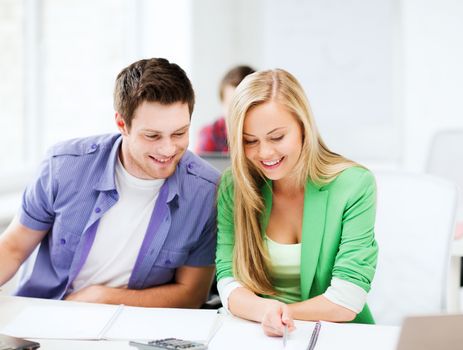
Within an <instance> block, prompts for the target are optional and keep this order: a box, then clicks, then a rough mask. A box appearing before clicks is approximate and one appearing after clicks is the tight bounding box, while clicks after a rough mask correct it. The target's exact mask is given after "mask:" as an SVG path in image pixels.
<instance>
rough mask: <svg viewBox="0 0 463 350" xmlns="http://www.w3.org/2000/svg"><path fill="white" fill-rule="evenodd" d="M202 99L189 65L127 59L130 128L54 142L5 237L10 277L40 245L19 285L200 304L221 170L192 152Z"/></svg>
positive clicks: (39, 293)
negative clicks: (195, 118)
mask: <svg viewBox="0 0 463 350" xmlns="http://www.w3.org/2000/svg"><path fill="white" fill-rule="evenodd" d="M193 106H194V92H193V88H192V86H191V83H190V80H189V79H188V77H187V76H186V74H185V72H184V71H183V70H182V69H181V68H180V67H179V66H178V65H176V64H173V63H170V62H169V61H167V60H165V59H156V58H153V59H149V60H141V61H138V62H135V63H133V64H132V65H130V66H128V67H127V68H125V69H124V70H122V71H121V72H120V73H119V75H118V77H117V79H116V86H115V90H114V107H115V110H116V114H115V122H116V125H117V127H118V129H119V131H120V134H114V135H101V136H95V137H88V138H83V139H75V140H70V141H67V142H63V143H60V144H58V145H56V146H54V147H52V148H51V150H50V152H49V154H48V156H47V158H46V159H45V161H44V162H43V163H42V165H41V168H40V175H39V176H38V177H37V179H36V180H35V181H34V182H33V183H32V184H30V185H29V186H28V187H27V189H26V191H25V193H24V196H23V201H22V206H21V210H20V212H19V215H18V217H17V218H16V219H15V220H13V222H12V223H11V224H10V226H9V227H8V228H7V230H6V231H5V232H4V234H2V235H1V236H0V267H1V268H0V285H2V284H3V283H5V282H6V281H7V280H9V279H10V278H11V277H12V276H13V275H14V274H15V272H16V271H17V270H18V268H19V267H20V266H21V264H22V263H23V262H24V261H25V259H26V258H27V257H28V256H29V255H30V254H31V253H32V252H33V251H34V249H35V248H36V247H37V246H38V245H39V244H40V247H39V250H38V254H37V257H36V258H35V260H34V261H29V262H30V263H33V264H34V265H33V266H29V267H30V268H28V269H27V271H28V273H26V275H25V276H23V278H22V280H21V283H20V286H19V288H18V290H17V291H16V295H19V296H29V297H39V298H53V299H68V300H78V301H86V302H98V303H109V304H125V305H135V306H156V307H199V306H200V305H201V304H202V303H203V302H204V301H205V299H206V297H207V294H208V291H209V287H210V283H211V280H212V276H213V273H214V265H213V264H214V257H215V245H216V209H215V191H216V183H217V181H218V178H219V174H218V172H217V171H215V170H214V169H213V168H212V167H210V166H209V165H207V164H206V163H205V162H204V161H202V160H201V159H200V158H199V157H197V156H195V155H194V154H192V153H191V152H189V151H187V147H188V141H189V137H188V136H189V135H188V132H189V128H190V118H191V114H192V112H193Z"/></svg>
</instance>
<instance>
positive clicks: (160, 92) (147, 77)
mask: <svg viewBox="0 0 463 350" xmlns="http://www.w3.org/2000/svg"><path fill="white" fill-rule="evenodd" d="M144 101H147V102H158V103H160V104H163V105H170V104H173V103H176V102H182V103H187V104H188V109H189V111H190V117H191V114H192V113H193V108H194V104H195V94H194V91H193V87H192V85H191V82H190V79H188V77H187V75H186V73H185V71H184V70H183V69H182V68H180V67H179V66H178V65H177V64H175V63H170V62H169V61H168V60H166V59H164V58H151V59H144V60H140V61H137V62H134V63H132V64H131V65H130V66H128V67H126V68H124V69H123V70H122V71H121V72H120V73H119V74H118V75H117V78H116V85H115V88H114V109H115V110H116V111H117V112H118V113H119V114H121V116H122V118H123V119H124V122H125V124H126V125H127V127H128V128H130V126H131V125H132V120H133V114H134V112H135V110H136V109H137V107H138V106H139V105H140V104H141V103H143V102H144Z"/></svg>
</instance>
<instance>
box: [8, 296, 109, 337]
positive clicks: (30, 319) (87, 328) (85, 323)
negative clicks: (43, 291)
mask: <svg viewBox="0 0 463 350" xmlns="http://www.w3.org/2000/svg"><path fill="white" fill-rule="evenodd" d="M117 308H118V307H117V306H116V305H98V304H86V303H79V304H77V303H72V304H68V303H66V302H62V303H57V304H55V305H46V306H45V305H44V306H42V305H40V306H26V307H25V308H24V309H23V310H22V311H21V312H20V313H19V314H18V315H17V316H16V317H15V318H14V319H13V320H12V321H11V322H9V323H8V324H7V325H6V326H5V327H3V329H1V330H0V333H4V334H7V335H10V336H13V337H20V338H37V339H43V338H49V339H86V340H92V339H98V336H99V333H100V332H101V331H102V330H103V329H104V327H105V325H106V324H107V323H108V321H109V320H110V319H111V317H112V316H113V314H114V312H116V311H117Z"/></svg>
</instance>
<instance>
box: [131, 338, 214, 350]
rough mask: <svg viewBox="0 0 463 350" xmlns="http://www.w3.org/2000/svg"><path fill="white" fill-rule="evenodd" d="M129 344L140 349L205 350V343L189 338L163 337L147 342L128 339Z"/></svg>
mask: <svg viewBox="0 0 463 350" xmlns="http://www.w3.org/2000/svg"><path fill="white" fill-rule="evenodd" d="M129 345H131V346H134V347H137V348H138V349H140V350H206V349H207V345H206V344H202V343H198V342H195V341H191V340H182V339H177V338H165V339H158V340H152V341H149V342H148V343H139V342H135V341H130V342H129Z"/></svg>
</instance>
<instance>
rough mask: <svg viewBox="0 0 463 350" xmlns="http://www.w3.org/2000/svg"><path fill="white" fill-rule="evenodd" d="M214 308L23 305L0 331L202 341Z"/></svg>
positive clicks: (213, 318)
mask: <svg viewBox="0 0 463 350" xmlns="http://www.w3.org/2000/svg"><path fill="white" fill-rule="evenodd" d="M216 319H217V313H216V310H189V309H171V308H141V307H130V306H122V305H120V306H117V305H102V304H87V303H72V304H68V303H64V302H63V303H59V304H58V303H57V304H55V305H44V306H42V305H40V306H28V307H25V308H24V309H23V310H22V311H21V312H20V313H18V315H17V316H16V317H15V318H14V319H13V320H12V321H10V322H9V323H8V324H7V325H6V326H5V327H3V328H2V329H0V333H3V334H6V335H10V336H13V337H20V338H36V339H44V338H48V339H80V340H100V339H107V340H152V339H159V338H168V337H175V338H182V339H188V340H198V341H203V340H206V339H207V338H208V334H209V331H210V330H211V328H212V327H213V325H214V322H215V321H216Z"/></svg>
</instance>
